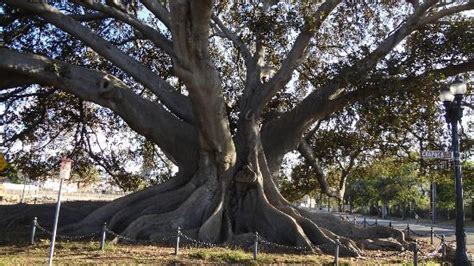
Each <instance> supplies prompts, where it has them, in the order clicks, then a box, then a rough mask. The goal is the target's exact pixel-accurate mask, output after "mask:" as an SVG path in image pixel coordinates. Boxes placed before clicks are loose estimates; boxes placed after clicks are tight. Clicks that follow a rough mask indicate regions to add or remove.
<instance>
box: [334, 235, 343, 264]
mask: <svg viewBox="0 0 474 266" xmlns="http://www.w3.org/2000/svg"><path fill="white" fill-rule="evenodd" d="M340 244H341V242H340V241H339V236H336V250H335V252H334V265H335V266H338V265H339V245H340Z"/></svg>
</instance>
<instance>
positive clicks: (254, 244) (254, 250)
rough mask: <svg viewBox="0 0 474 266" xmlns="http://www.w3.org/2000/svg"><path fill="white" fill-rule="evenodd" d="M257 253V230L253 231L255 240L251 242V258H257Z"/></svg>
mask: <svg viewBox="0 0 474 266" xmlns="http://www.w3.org/2000/svg"><path fill="white" fill-rule="evenodd" d="M257 253H258V232H257V231H255V240H254V242H253V259H254V260H257Z"/></svg>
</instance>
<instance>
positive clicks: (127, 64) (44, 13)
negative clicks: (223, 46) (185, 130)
mask: <svg viewBox="0 0 474 266" xmlns="http://www.w3.org/2000/svg"><path fill="white" fill-rule="evenodd" d="M4 2H5V3H7V4H8V5H10V6H12V7H17V8H21V9H24V10H27V11H30V12H32V13H34V14H36V15H39V16H40V17H42V18H43V19H45V20H46V21H48V22H49V23H51V24H53V25H55V26H57V27H58V28H60V29H62V30H64V31H65V32H67V33H69V34H71V35H72V36H74V37H76V38H78V39H79V40H81V41H83V42H84V43H85V44H86V45H88V46H90V47H91V48H92V49H93V50H94V51H96V52H97V53H98V54H100V55H101V56H103V57H104V58H106V59H107V60H109V61H111V62H112V63H113V64H115V65H116V66H117V67H119V68H120V69H122V70H123V71H125V72H127V73H128V74H130V75H131V76H132V77H134V78H135V79H136V80H137V81H139V82H140V83H142V84H143V85H145V86H146V87H147V88H148V89H150V90H151V91H152V92H153V93H154V94H156V95H157V96H158V98H159V99H160V101H161V102H162V103H163V104H164V105H165V106H166V107H167V108H168V109H170V110H171V111H172V112H173V113H174V114H176V115H177V116H179V117H180V118H182V119H184V120H186V121H192V111H191V104H190V102H189V100H188V99H187V97H185V96H183V95H181V94H179V93H178V92H177V91H176V90H175V89H174V88H173V87H172V86H171V85H169V84H168V83H167V82H166V81H164V80H163V79H161V78H160V77H158V76H157V75H156V74H155V73H154V72H153V71H151V70H150V69H148V68H146V67H145V66H143V65H142V64H140V63H139V62H138V61H137V60H135V59H134V58H132V57H130V56H129V55H127V54H126V53H124V52H122V51H121V50H120V49H118V48H117V47H115V46H113V45H112V44H111V43H110V42H108V41H106V40H104V39H103V38H102V37H100V36H99V35H97V34H96V33H94V32H92V31H91V30H90V29H89V28H87V27H85V26H83V25H82V24H81V23H79V22H78V21H76V20H74V19H73V18H71V17H69V16H67V15H64V14H62V13H61V12H59V10H57V9H55V8H53V7H52V6H50V5H48V4H40V3H30V1H28V0H5V1H4Z"/></svg>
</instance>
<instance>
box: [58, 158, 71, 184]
mask: <svg viewBox="0 0 474 266" xmlns="http://www.w3.org/2000/svg"><path fill="white" fill-rule="evenodd" d="M71 163H72V160H71V159H69V158H63V159H62V160H61V166H60V168H59V178H60V179H62V180H68V179H69V176H70V175H71Z"/></svg>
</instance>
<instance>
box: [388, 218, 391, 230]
mask: <svg viewBox="0 0 474 266" xmlns="http://www.w3.org/2000/svg"><path fill="white" fill-rule="evenodd" d="M388 227H390V228H392V220H390V221H388Z"/></svg>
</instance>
